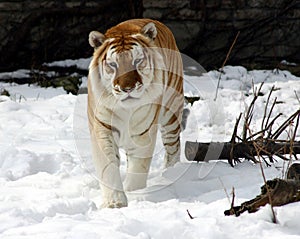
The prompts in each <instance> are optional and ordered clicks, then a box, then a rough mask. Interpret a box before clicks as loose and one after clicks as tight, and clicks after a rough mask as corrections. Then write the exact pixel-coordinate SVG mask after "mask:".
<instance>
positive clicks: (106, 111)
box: [87, 19, 184, 208]
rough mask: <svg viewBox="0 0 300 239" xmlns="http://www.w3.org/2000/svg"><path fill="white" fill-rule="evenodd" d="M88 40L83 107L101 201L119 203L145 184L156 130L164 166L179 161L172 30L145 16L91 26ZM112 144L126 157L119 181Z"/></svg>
mask: <svg viewBox="0 0 300 239" xmlns="http://www.w3.org/2000/svg"><path fill="white" fill-rule="evenodd" d="M89 44H90V46H91V47H92V48H94V53H93V56H92V60H91V62H90V65H89V73H88V107H87V108H88V110H87V111H88V112H87V114H88V125H89V131H90V136H91V145H92V159H93V163H94V166H95V171H96V174H97V177H98V179H99V182H100V189H101V195H102V205H101V207H102V208H120V207H126V206H128V199H127V196H126V192H130V191H134V190H138V189H142V188H144V187H146V185H147V177H148V173H149V168H150V164H151V160H152V156H153V153H154V149H155V145H156V138H157V132H158V130H160V132H161V138H162V142H163V145H164V149H165V155H164V166H165V167H171V166H174V165H175V164H176V163H177V162H178V161H180V133H181V120H182V112H183V107H184V96H183V64H182V58H181V55H180V52H179V50H178V48H177V45H176V41H175V38H174V36H173V34H172V32H171V30H170V29H169V28H168V27H167V26H165V25H164V24H162V23H161V22H159V21H156V20H152V19H131V20H127V21H124V22H121V23H119V24H118V25H116V26H113V27H111V28H110V29H108V30H107V31H106V33H105V34H102V33H100V32H98V31H91V32H90V34H89ZM119 149H123V150H124V151H125V153H126V157H127V165H126V177H125V179H124V180H122V178H121V173H120V152H119Z"/></svg>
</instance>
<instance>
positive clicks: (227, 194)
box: [218, 177, 230, 203]
mask: <svg viewBox="0 0 300 239" xmlns="http://www.w3.org/2000/svg"><path fill="white" fill-rule="evenodd" d="M218 179H219V181H220V183H221V184H222V187H223V189H224V192H225V194H226V197H227V199H228V202H229V203H230V197H229V195H228V192H227V190H226V188H225V185H224V183H223V181H222V180H221V178H220V177H218Z"/></svg>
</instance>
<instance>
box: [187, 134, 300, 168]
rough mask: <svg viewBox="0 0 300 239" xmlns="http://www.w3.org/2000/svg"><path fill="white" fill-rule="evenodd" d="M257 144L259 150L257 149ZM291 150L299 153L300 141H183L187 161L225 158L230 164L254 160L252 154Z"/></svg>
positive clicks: (280, 154)
mask: <svg viewBox="0 0 300 239" xmlns="http://www.w3.org/2000/svg"><path fill="white" fill-rule="evenodd" d="M255 144H256V145H255ZM257 145H258V146H259V148H260V149H261V150H259V151H258V150H257ZM291 152H292V154H300V141H296V142H293V143H289V142H274V141H272V140H268V139H261V140H255V141H246V142H239V143H234V144H232V142H225V143H218V142H211V143H199V142H191V141H186V143H185V156H186V158H187V160H189V161H197V162H201V161H205V162H207V161H209V160H218V159H226V160H228V161H229V163H230V164H231V165H232V164H233V162H232V161H233V160H234V161H239V159H241V158H244V159H249V160H252V161H254V162H256V161H255V158H254V156H264V155H265V156H268V157H271V156H273V155H277V156H279V157H280V156H282V155H286V154H290V153H291Z"/></svg>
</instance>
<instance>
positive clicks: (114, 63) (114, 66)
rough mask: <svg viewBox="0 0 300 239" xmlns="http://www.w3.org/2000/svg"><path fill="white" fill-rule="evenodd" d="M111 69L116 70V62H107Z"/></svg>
mask: <svg viewBox="0 0 300 239" xmlns="http://www.w3.org/2000/svg"><path fill="white" fill-rule="evenodd" d="M107 64H108V65H109V66H110V67H111V68H117V67H118V66H117V63H116V62H109V63H107Z"/></svg>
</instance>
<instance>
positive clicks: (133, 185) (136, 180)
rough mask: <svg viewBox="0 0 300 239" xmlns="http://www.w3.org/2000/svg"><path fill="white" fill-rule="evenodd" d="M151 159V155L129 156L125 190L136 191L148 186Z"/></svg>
mask: <svg viewBox="0 0 300 239" xmlns="http://www.w3.org/2000/svg"><path fill="white" fill-rule="evenodd" d="M151 159H152V158H151V157H149V158H138V157H135V156H128V159H127V174H126V178H125V181H124V189H125V191H134V190H138V189H142V188H145V187H146V186H147V178H148V173H149V168H150V164H151Z"/></svg>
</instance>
